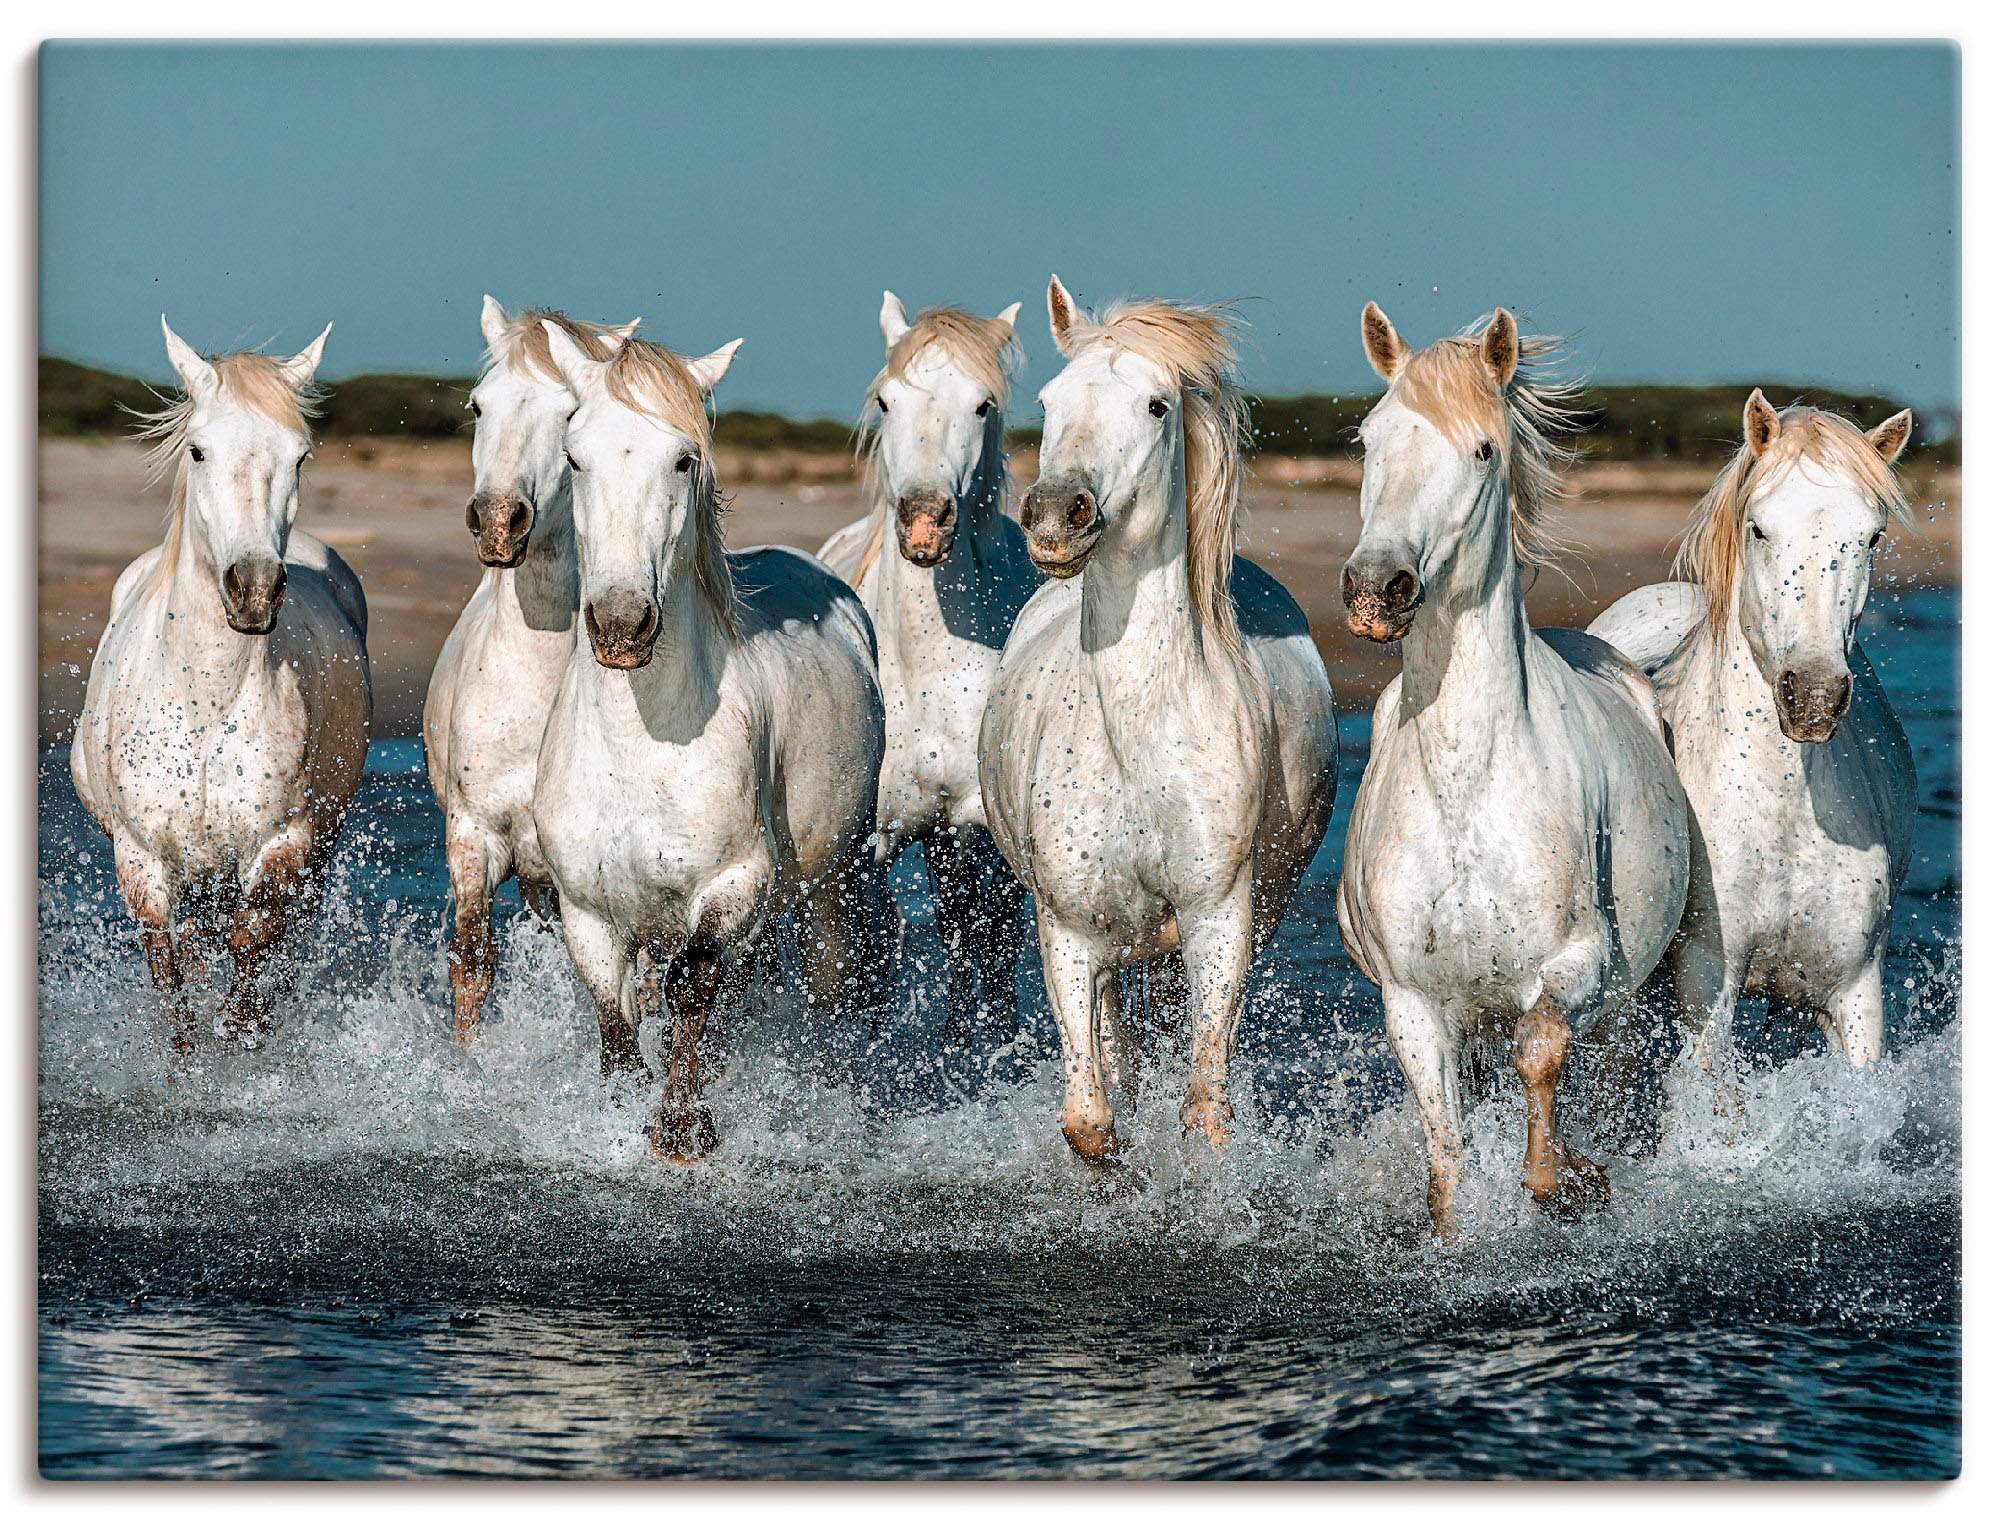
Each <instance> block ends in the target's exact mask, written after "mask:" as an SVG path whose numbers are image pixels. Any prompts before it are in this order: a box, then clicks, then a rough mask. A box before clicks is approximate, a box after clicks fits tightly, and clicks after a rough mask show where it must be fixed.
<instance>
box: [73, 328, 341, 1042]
mask: <svg viewBox="0 0 2000 1519" xmlns="http://www.w3.org/2000/svg"><path fill="white" fill-rule="evenodd" d="M160 327H161V330H162V331H163V332H164V333H165V334H166V341H167V357H168V358H169V359H171V360H172V361H173V366H174V371H175V373H176V374H178V375H179V376H180V380H181V384H182V386H183V387H184V392H185V393H184V395H183V396H182V398H181V399H180V400H178V401H175V402H173V403H172V404H170V405H169V406H168V407H167V408H166V409H165V410H164V411H162V412H160V413H158V414H157V415H155V416H153V417H150V418H148V419H147V421H148V424H149V425H148V426H147V428H146V430H145V434H144V435H145V436H147V437H149V438H152V439H154V440H155V447H154V450H153V462H154V468H155V471H156V474H157V473H163V472H164V471H165V470H166V469H167V468H168V467H169V466H171V467H172V468H173V471H174V483H173V495H172V503H171V506H170V509H169V513H168V520H167V536H166V542H165V543H164V544H162V545H161V546H160V547H159V548H156V549H152V550H150V551H149V552H147V553H145V554H143V555H141V556H140V557H139V558H138V559H135V560H134V561H133V562H132V563H131V564H130V565H128V566H127V567H126V569H125V570H124V572H123V573H122V574H121V575H119V577H118V582H117V584H116V585H115V586H114V587H113V589H112V592H111V620H110V622H109V624H108V625H107V626H106V628H105V630H104V637H103V639H102V640H101V641H100V642H99V644H98V646H97V655H96V657H95V658H94V659H93V660H92V661H91V666H90V685H89V689H88V691H87V693H86V694H85V696H84V703H83V713H82V716H81V717H80V718H79V719H78V721H77V728H76V736H75V741H74V743H73V745H72V746H71V749H70V774H71V776H72V778H73V779H74V780H75V782H76V791H77V795H78V796H79V797H81V798H82V799H83V805H84V806H85V807H86V808H87V809H88V810H89V812H90V815H91V816H92V817H93V818H95V819H96V820H97V824H98V826H99V827H100V828H102V829H103V830H104V831H105V832H106V833H107V834H109V835H110V836H111V845H112V850H113V852H114V854H115V856H116V859H117V865H118V885H119V889H120V890H121V891H122V892H123V894H124V897H125V904H126V906H127V907H128V908H129V909H130V910H131V913H132V916H133V917H134V918H136V919H137V920H138V923H139V932H140V938H141V941H142V943H143V944H144V947H145V951H146V963H147V966H148V968H149V969H150V970H151V972H152V976H153V984H154V986H155V987H157V988H158V989H159V990H160V992H161V993H162V994H163V995H165V996H166V997H167V998H168V1002H169V1006H170V1010H171V1015H172V1038H173V1043H174V1048H175V1049H176V1050H177V1051H180V1052H182V1053H186V1052H187V1051H189V1050H191V1049H192V1048H193V1045H194V1032H195V1019H194V1015H193V1012H192V1010H191V1009H190V1008H189V1006H188V1002H187V997H186V987H185V983H186V979H187V977H188V976H189V975H190V974H191V973H198V972H199V971H200V970H201V968H202V967H203V965H204V963H205V962H206V960H207V958H208V954H209V951H210V950H211V949H212V947H213V946H214V945H215V943H216V942H217V941H221V940H224V939H225V938H226V943H227V946H228V949H229V951H230V954H231V956H232V957H233V960H234V981H233V984H232V986H231V988H230V990H229V993H228V995H227V996H226V998H225V1000H224V1002H223V1005H222V1009H221V1011H220V1013H219V1015H218V1017H217V1019H216V1023H215V1031H216V1033H217V1034H218V1035H219V1036H221V1037H223V1038H226V1039H233V1040H240V1041H242V1042H244V1043H247V1044H251V1045H255V1044H256V1043H257V1042H258V1041H260V1040H261V1039H263V1038H264V1037H266V1036H267V1035H268V1034H269V1032H270V1029H271V1021H272V1020H271V1001H272V999H271V992H270V989H269V988H268V987H266V986H265V985H263V984H262V981H263V978H264V976H265V973H266V972H267V971H269V970H271V969H273V967H272V964H271V962H272V959H273V956H274V955H275V954H276V953H277V952H278V950H279V949H280V948H281V947H282V945H283V943H284V940H285V936H286V933H287V931H288V930H289V929H292V928H294V927H296V926H297V925H299V924H301V923H303V922H304V921H306V920H308V919H310V918H311V917H312V915H313V913H314V912H315V910H316V909H317V906H318V901H319V892H320V887H321V882H322V875H323V873H324V870H325V867H326V863H327V860H328V858H329V857H330V856H331V854H332V852H333V845H334V840H335V839H336V838H337V837H338V836H339V833H340V825H341V820H342V819H343V818H344V817H345V816H346V813H347V807H348V804H349V803H350V802H351V801H352V800H353V799H354V793H355V790H356V789H357V788H358V787H359V785H360V784H361V766H362V761H363V760H364V759H365V758H366V756H367V752H368V718H369V711H370V700H369V689H368V650H367V647H366V642H365V640H366V633H367V626H368V612H367V607H366V603H365V602H364V601H363V599H362V595H361V584H360V582H359V581H357V580H356V579H355V578H354V572H353V571H352V570H350V569H348V567H347V566H346V564H344V563H343V562H342V561H341V558H340V556H339V555H338V554H336V553H334V552H333V550H332V549H330V548H328V547H327V546H326V545H325V544H323V543H321V542H320V541H319V540H318V539H316V538H313V537H311V536H309V535H307V534H305V533H302V532H297V531H294V529H293V527H292V520H293V518H294V517H295V516H297V514H298V509H299V476H300V472H301V471H302V470H303V468H304V467H305V461H306V459H307V458H308V457H309V456H310V455H311V452H312V439H311V437H310V435H309V426H308V421H309V419H310V417H311V416H312V415H313V414H314V413H313V410H312V403H313V401H314V399H315V392H314V391H313V390H312V389H311V386H312V377H313V373H314V371H315V370H317V369H318V368H319V360H320V354H321V352H322V350H323V349H324V348H325V346H326V337H327V332H331V331H332V330H333V329H332V326H331V324H329V326H328V327H327V331H326V332H322V333H321V334H320V335H319V336H318V337H317V338H315V339H314V340H313V342H312V343H311V344H310V345H309V346H308V347H307V348H305V349H304V350H303V351H302V352H300V353H296V354H294V355H292V357H290V358H288V359H273V358H269V357H267V356H265V355H263V354H258V353H232V354H227V355H225V356H223V357H221V358H214V359H204V358H203V357H201V355H199V354H197V353H196V352H195V351H194V350H193V349H192V348H190V347H189V346H188V345H187V344H186V343H184V342H182V341H181V340H180V338H179V337H177V336H175V334H174V331H173V329H172V328H171V327H168V326H167V323H166V318H164V317H162V318H161V319H160Z"/></svg>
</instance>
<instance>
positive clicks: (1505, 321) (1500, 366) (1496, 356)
mask: <svg viewBox="0 0 2000 1519" xmlns="http://www.w3.org/2000/svg"><path fill="white" fill-rule="evenodd" d="M1479 358H1480V362H1482V363H1483V364H1485V366H1486V372H1487V373H1488V374H1489V375H1491V376H1492V377H1493V383H1494V384H1495V385H1498V386H1499V387H1500V388H1501V389H1502V390H1505V389H1506V388H1507V382H1508V381H1509V380H1511V379H1513V378H1514V369H1515V366H1516V365H1518V364H1519V363H1520V362H1521V329H1520V328H1519V327H1517V326H1516V325H1515V324H1514V313H1513V312H1511V311H1509V310H1508V309H1507V308H1506V307H1505V306H1498V307H1495V308H1494V311H1493V320H1492V321H1490V322H1488V323H1487V324H1486V330H1485V331H1484V332H1482V333H1481V334H1480V335H1479Z"/></svg>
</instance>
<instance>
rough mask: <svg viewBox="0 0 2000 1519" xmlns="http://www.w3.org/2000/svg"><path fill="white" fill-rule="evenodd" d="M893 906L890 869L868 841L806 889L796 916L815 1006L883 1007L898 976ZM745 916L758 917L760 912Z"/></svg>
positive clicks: (824, 1009)
mask: <svg viewBox="0 0 2000 1519" xmlns="http://www.w3.org/2000/svg"><path fill="white" fill-rule="evenodd" d="M747 889H748V888H747V887H746V890H747ZM893 910H894V909H893V906H892V904H891V903H890V901H889V882H888V872H887V870H886V868H885V867H884V866H882V865H881V864H879V863H877V861H876V860H875V858H874V855H873V852H872V851H871V850H869V849H867V848H865V847H864V848H860V849H857V850H855V851H854V853H853V854H852V855H851V856H850V857H849V859H848V862H847V864H846V865H845V866H844V867H843V868H842V869H840V870H839V871H837V872H833V873H830V874H829V875H827V876H826V877H824V878H822V879H820V880H818V881H816V882H814V883H813V884H812V887H811V889H810V890H808V891H805V892H802V893H801V895H800V896H799V898H798V900H797V902H796V903H795V905H794V906H793V909H792V920H793V926H794V927H795V928H796V930H797V939H798V951H799V965H800V969H801V971H802V972H803V973H804V980H805V992H806V999H807V1001H809V1002H810V1003H811V1004H812V1005H813V1007H814V1009H815V1010H816V1011H820V1012H829V1011H830V1012H837V1013H867V1014H874V1013H877V1012H879V1011H880V1010H881V1009H882V1007H883V1005H884V1004H885V1003H886V1002H887V1001H888V999H889V988H890V987H891V986H892V985H893V984H894V982H895V979H896V965H895V953H894V939H895V936H894V934H893V932H892V931H891V923H892V921H893V917H892V914H893ZM744 916H745V919H746V921H748V922H751V923H754V922H755V921H756V916H757V915H756V914H754V913H746V914H745V915H744ZM711 921H713V920H711Z"/></svg>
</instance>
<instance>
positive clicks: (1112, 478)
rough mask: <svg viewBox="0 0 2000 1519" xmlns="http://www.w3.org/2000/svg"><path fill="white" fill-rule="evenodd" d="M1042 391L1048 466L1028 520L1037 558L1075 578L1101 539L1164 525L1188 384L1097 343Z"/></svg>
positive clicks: (1118, 540) (1139, 535) (1031, 495)
mask: <svg viewBox="0 0 2000 1519" xmlns="http://www.w3.org/2000/svg"><path fill="white" fill-rule="evenodd" d="M1041 401H1042V414H1043V423H1042V453H1041V472H1040V475H1039V477H1038V478H1037V479H1036V481H1035V483H1034V485H1033V487H1032V488H1030V490H1029V491H1028V494H1027V496H1026V497H1025V498H1024V499H1023V501H1022V503H1021V527H1022V530H1023V531H1024V532H1025V533H1026V534H1027V538H1028V557H1029V558H1030V559H1032V560H1033V561H1034V563H1035V568H1036V569H1038V570H1040V571H1041V572H1042V573H1043V574H1044V575H1052V576H1054V577H1055V578H1056V579H1058V580H1067V579H1069V578H1070V577H1071V576H1073V575H1078V574H1081V573H1082V572H1083V569H1084V566H1085V565H1087V564H1088V563H1089V562H1090V556H1091V555H1092V554H1093V553H1094V552H1095V551H1096V550H1097V547H1098V545H1099V544H1100V543H1101V542H1104V541H1106V540H1109V541H1110V542H1111V543H1112V544H1114V545H1136V544H1137V543H1139V542H1141V541H1143V540H1145V539H1146V538H1148V537H1150V536H1151V535H1152V534H1154V533H1156V532H1158V531H1159V530H1160V528H1161V527H1162V526H1163V525H1164V520H1163V516H1162V514H1163V513H1164V511H1165V503H1166V502H1167V501H1168V500H1169V498H1170V496H1171V495H1172V489H1171V488H1172V485H1173V477H1174V473H1175V471H1176V470H1177V469H1178V468H1179V466H1180V459H1181V425H1182V424H1181V399H1180V392H1179V389H1178V388H1177V387H1176V385H1175V384H1174V382H1173V380H1172V379H1171V378H1170V377H1169V376H1167V375H1166V374H1164V373H1162V372H1161V371H1160V370H1159V369H1158V368H1157V367H1156V366H1155V365H1153V364H1151V363H1149V362H1147V361H1146V360H1144V359H1142V358H1140V357H1138V356H1137V355H1136V354H1132V353H1129V352H1122V351H1120V350H1118V349H1116V348H1114V347H1113V346H1112V345H1110V344H1108V343H1098V344H1093V345H1092V346H1091V347H1089V348H1088V349H1086V350H1085V351H1084V352H1083V353H1082V354H1080V355H1078V356H1077V357H1076V358H1075V359H1072V360H1071V361H1070V363H1069V366H1068V367H1067V368H1065V369H1064V370H1063V372H1062V373H1061V374H1059V375H1057V376H1056V377H1055V378H1054V379H1053V380H1051V381H1050V382H1049V383H1048V384H1047V385H1046V386H1044V387H1043V389H1042V395H1041ZM1145 503H1153V505H1151V506H1150V507H1148V506H1147V505H1145Z"/></svg>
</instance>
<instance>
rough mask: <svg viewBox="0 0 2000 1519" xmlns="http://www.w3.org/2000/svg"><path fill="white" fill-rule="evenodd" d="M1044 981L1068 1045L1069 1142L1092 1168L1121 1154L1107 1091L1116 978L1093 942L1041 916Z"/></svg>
mask: <svg viewBox="0 0 2000 1519" xmlns="http://www.w3.org/2000/svg"><path fill="white" fill-rule="evenodd" d="M1035 921H1036V925H1037V928H1038V931H1039V933H1040V935H1041V941H1042V976H1043V979H1044V981H1045V983H1046V984H1047V986H1048V993H1049V1006H1050V1007H1052V1008H1053V1009H1054V1010H1055V1015H1056V1026H1057V1028H1058V1029H1059V1030H1060V1031H1061V1033H1062V1045H1063V1137H1064V1138H1066V1139H1067V1140H1068V1141H1069V1147H1070V1148H1071V1149H1072V1150H1074V1151H1076V1153H1077V1154H1078V1155H1080V1156H1082V1157H1083V1159H1085V1160H1087V1161H1089V1162H1090V1163H1091V1164H1092V1165H1105V1164H1108V1163H1109V1162H1111V1161H1113V1160H1115V1159H1116V1158H1117V1154H1118V1134H1117V1129H1116V1127H1115V1126H1114V1124H1113V1122H1112V1117H1111V1099H1110V1098H1109V1096H1107V1095H1106V1093H1105V1090H1104V1058H1103V1042H1104V1035H1105V1032H1106V1031H1105V1029H1104V1028H1103V1026H1102V1023H1103V1010H1104V1003H1105V997H1104V985H1103V983H1104V981H1105V980H1106V979H1107V978H1113V977H1114V972H1113V971H1112V969H1111V967H1110V966H1108V965H1104V964H1101V963H1100V962H1099V959H1098V956H1097V954H1096V952H1095V951H1094V950H1093V948H1092V946H1091V944H1090V941H1089V940H1088V939H1086V938H1084V937H1083V935H1081V934H1078V933H1075V932H1073V931H1072V930H1070V929H1068V928H1065V927H1063V926H1062V925H1061V924H1059V923H1057V922H1056V920H1055V914H1054V913H1052V912H1037V913H1036V914H1035Z"/></svg>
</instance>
